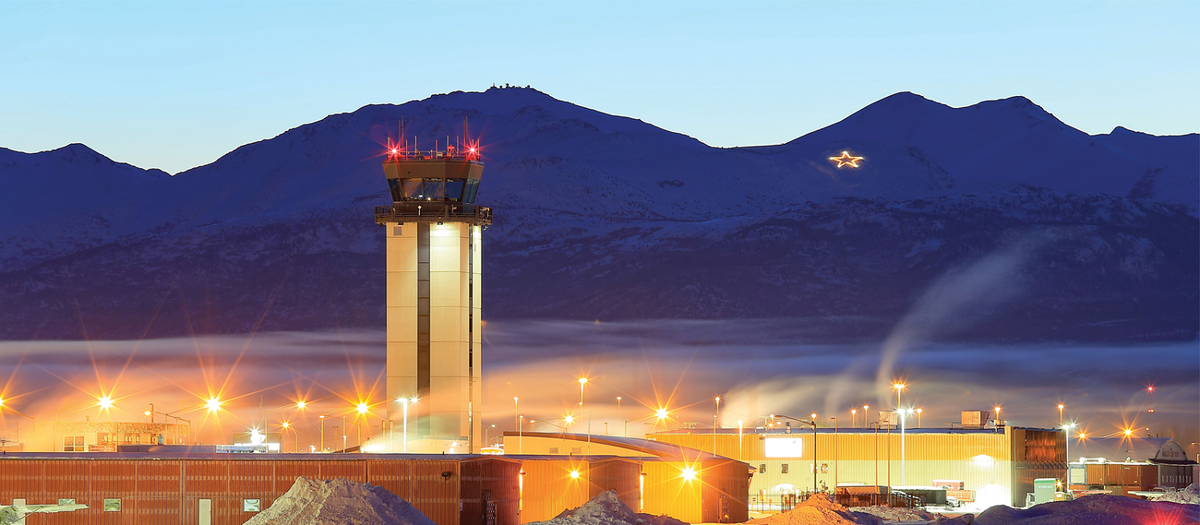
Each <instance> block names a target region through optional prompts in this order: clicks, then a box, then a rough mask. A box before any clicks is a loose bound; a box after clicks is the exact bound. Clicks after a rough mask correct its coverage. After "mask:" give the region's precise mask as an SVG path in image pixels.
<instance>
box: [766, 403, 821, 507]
mask: <svg viewBox="0 0 1200 525" xmlns="http://www.w3.org/2000/svg"><path fill="white" fill-rule="evenodd" d="M810 417H811V419H809V420H807V421H805V420H803V419H800V418H795V417H792V416H785V415H782V414H771V419H775V418H779V419H790V420H792V421H796V422H798V423H800V424H803V425H810V426H812V432H813V440H812V442H813V463H812V466H813V469H812V471H813V494H816V493H817V474H818V473H819V472H820V471H821V466H820V465H818V464H817V415H816V414H811V415H810ZM788 425H791V423H788Z"/></svg>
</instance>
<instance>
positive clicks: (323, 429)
mask: <svg viewBox="0 0 1200 525" xmlns="http://www.w3.org/2000/svg"><path fill="white" fill-rule="evenodd" d="M321 452H322V453H324V452H325V414H321Z"/></svg>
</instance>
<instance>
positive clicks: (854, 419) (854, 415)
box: [850, 408, 866, 428]
mask: <svg viewBox="0 0 1200 525" xmlns="http://www.w3.org/2000/svg"><path fill="white" fill-rule="evenodd" d="M863 417H866V414H864V415H863ZM856 423H858V409H857V408H851V409H850V428H854V425H855V424H856Z"/></svg>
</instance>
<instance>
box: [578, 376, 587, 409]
mask: <svg viewBox="0 0 1200 525" xmlns="http://www.w3.org/2000/svg"><path fill="white" fill-rule="evenodd" d="M586 384H587V378H586V377H581V378H579V406H583V385H586Z"/></svg>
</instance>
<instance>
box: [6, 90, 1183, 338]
mask: <svg viewBox="0 0 1200 525" xmlns="http://www.w3.org/2000/svg"><path fill="white" fill-rule="evenodd" d="M464 120H465V121H466V122H468V123H469V125H470V133H471V134H472V135H476V134H479V135H481V136H482V140H483V143H484V145H485V162H486V164H487V168H486V170H485V172H484V183H483V186H482V188H481V191H480V196H479V201H480V202H481V203H484V204H486V205H489V206H492V207H493V208H494V210H495V214H496V223H495V225H494V226H493V227H492V228H490V229H489V231H488V233H487V234H486V236H485V248H484V257H485V264H486V268H487V270H486V272H487V279H485V280H484V283H485V290H484V294H485V298H486V299H485V305H486V307H485V317H493V318H495V317H509V318H512V317H565V318H576V319H622V318H663V317H669V318H687V317H698V318H721V317H796V318H805V319H806V321H805V322H806V323H808V325H809V326H812V331H813V333H814V334H815V335H823V336H824V335H828V336H839V335H841V336H845V335H856V336H860V335H874V334H878V333H883V332H886V331H887V329H888V328H889V327H890V326H891V325H892V324H894V323H895V321H896V320H897V319H898V318H900V317H901V316H903V315H904V313H905V312H906V311H907V310H908V309H909V308H910V307H911V306H912V305H913V304H914V302H915V301H917V300H918V299H919V298H920V297H921V296H922V294H924V293H925V290H926V289H927V288H928V287H930V286H931V285H933V284H934V283H935V282H937V280H938V279H940V278H942V277H944V275H946V274H947V273H954V272H956V271H959V270H961V269H962V268H969V267H970V265H971V264H973V263H974V262H975V261H977V260H978V259H980V258H986V257H987V256H988V254H990V253H992V252H995V251H1003V250H1006V249H1011V248H1012V246H1015V245H1024V244H1025V243H1031V242H1032V243H1033V244H1034V245H1036V246H1038V247H1037V248H1036V249H1032V250H1031V252H1030V254H1029V255H1028V257H1029V259H1028V260H1029V261H1033V262H1031V263H1029V264H1028V265H1025V266H1023V269H1022V271H1021V272H1020V274H1019V275H1020V276H1021V279H1024V280H1025V281H1022V282H1021V283H1014V288H1020V289H1021V292H1020V293H1014V294H1012V300H1011V301H1009V302H1007V303H1005V304H1004V305H1002V306H996V305H993V306H991V307H990V308H991V309H993V310H995V311H988V312H984V313H986V314H987V315H985V316H984V317H985V319H983V320H980V321H972V322H971V323H970V325H971V326H966V324H967V323H965V322H964V326H962V327H961V330H957V332H958V335H959V336H965V337H974V336H978V337H989V338H996V337H1001V338H1031V337H1036V338H1072V339H1078V338H1101V339H1128V338H1139V339H1143V338H1180V337H1182V338H1188V337H1195V335H1196V332H1197V326H1196V325H1197V322H1196V319H1197V317H1198V315H1197V293H1196V290H1197V278H1196V276H1197V274H1198V273H1200V272H1198V271H1197V269H1198V268H1200V264H1198V263H1197V253H1198V252H1200V248H1198V244H1200V242H1198V241H1200V234H1198V233H1197V220H1196V210H1197V201H1198V199H1200V191H1198V190H1197V189H1196V188H1197V183H1198V181H1200V167H1197V161H1196V159H1197V158H1200V138H1198V136H1197V135H1188V136H1183V137H1155V136H1151V135H1145V134H1141V133H1136V132H1132V131H1128V130H1125V129H1124V128H1117V129H1116V130H1114V132H1113V133H1112V134H1109V135H1100V136H1092V137H1089V136H1087V135H1086V134H1083V133H1082V132H1079V131H1078V130H1074V129H1072V128H1070V127H1068V126H1066V125H1065V124H1063V123H1061V122H1059V121H1058V120H1057V119H1055V118H1054V117H1053V116H1052V115H1050V114H1049V113H1046V112H1045V111H1043V110H1042V109H1041V108H1038V107H1037V106H1035V105H1033V104H1032V103H1031V102H1029V101H1027V100H1025V99H1023V98H1015V99H1007V100H1001V101H992V102H984V103H981V104H978V105H975V106H971V107H967V108H958V109H955V108H950V107H948V106H944V105H941V104H938V103H936V102H931V101H928V100H926V99H924V98H921V97H919V96H917V95H913V94H908V93H901V94H897V95H893V96H891V97H888V98H886V99H884V100H881V101H879V102H876V103H875V104H872V105H870V106H868V107H867V108H864V109H863V110H861V111H859V112H857V113H855V114H854V115H852V116H850V117H848V118H847V119H845V120H843V121H842V122H839V123H837V124H834V125H832V126H830V127H828V128H825V129H822V130H819V131H816V132H813V133H810V134H808V135H805V136H803V137H800V138H798V139H796V140H794V141H791V142H789V143H787V144H782V145H778V146H765V147H754V148H711V147H708V146H706V145H704V144H703V143H701V142H699V141H697V140H695V139H692V138H690V137H687V136H684V135H680V134H677V133H671V132H667V131H664V130H662V129H659V128H656V127H654V126H652V125H650V124H647V123H644V122H641V121H639V120H635V119H631V118H625V117H618V116H612V115H607V114H604V113H600V112H597V111H593V110H590V109H587V108H582V107H579V106H576V105H573V104H570V103H567V102H563V101H559V100H556V99H554V98H552V97H550V96H548V95H546V94H544V93H541V92H538V91H536V90H533V89H521V88H510V89H491V90H488V91H486V92H481V93H464V92H455V93H450V94H446V95H436V96H433V97H430V98H428V99H425V100H421V101H414V102H409V103H406V104H402V105H373V106H366V107H363V108H361V109H359V110H358V111H355V112H353V113H345V114H338V115H331V116H329V117H327V118H325V119H322V120H321V121H319V122H315V123H312V124H306V125H304V126H300V127H298V128H295V129H292V130H289V131H287V132H285V133H282V134H280V135H279V136H277V137H274V138H272V139H269V140H263V141H260V142H256V143H253V144H247V145H245V146H242V147H240V148H237V149H236V150H234V151H232V152H230V153H229V154H227V155H225V156H223V157H221V158H220V159H218V160H217V161H216V162H214V163H212V164H209V165H206V166H201V167H198V168H195V169H192V170H188V171H185V172H182V173H179V174H176V175H174V176H166V174H164V173H162V172H158V171H153V170H151V171H147V170H140V169H138V168H135V167H133V166H129V165H126V164H119V163H115V162H113V161H111V160H109V159H107V158H105V157H103V156H102V155H100V154H98V153H96V152H94V151H91V150H90V149H87V148H86V147H85V146H81V145H71V146H67V147H65V148H62V149H58V150H54V151H47V152H41V153H34V154H27V153H19V152H14V151H10V150H0V304H2V305H4V306H3V307H2V309H0V337H6V338H30V337H34V338H75V337H83V336H87V337H130V336H137V335H140V334H142V333H143V332H145V333H148V334H151V335H168V334H169V335H177V334H186V333H195V332H217V333H225V332H242V331H249V330H254V329H271V330H278V329H290V330H310V329H326V328H331V327H337V326H382V323H383V315H382V314H383V311H382V310H383V302H382V301H383V290H382V287H383V274H382V269H383V258H382V257H383V255H382V241H383V239H382V234H381V232H380V231H379V229H378V228H377V227H376V226H375V225H374V222H373V220H372V216H371V213H372V209H371V208H372V206H375V205H382V204H387V203H388V198H387V196H386V194H385V192H384V184H383V180H382V170H381V167H380V162H381V157H380V154H381V153H382V150H383V146H382V144H383V143H385V142H386V140H387V139H388V138H392V139H395V138H396V137H397V136H398V135H399V131H398V125H399V123H400V122H401V121H403V123H404V135H405V137H408V139H407V140H409V141H410V142H412V140H413V137H416V140H417V141H418V145H419V147H421V148H422V149H428V148H432V147H433V146H434V141H435V140H437V141H438V143H439V145H444V144H445V142H444V141H445V140H446V139H447V137H451V140H453V137H456V136H460V135H461V134H462V127H463V124H464ZM842 151H850V152H852V153H853V154H854V155H860V156H863V157H865V161H864V162H863V163H862V167H861V168H859V169H849V168H843V169H837V168H836V167H835V164H834V163H832V162H830V161H829V160H828V159H829V157H831V156H836V155H838V154H840V153H841V152H842ZM1189 159H1190V162H1191V163H1190V164H1188V162H1189ZM1189 170H1190V171H1189ZM1188 188H1190V189H1188ZM1031 238H1036V239H1038V241H1037V242H1033V241H1029V239H1031ZM1018 284H1019V286H1018ZM1014 316H1016V317H1014ZM1021 316H1025V317H1021ZM998 323H999V324H998Z"/></svg>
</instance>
